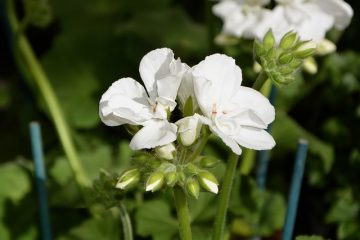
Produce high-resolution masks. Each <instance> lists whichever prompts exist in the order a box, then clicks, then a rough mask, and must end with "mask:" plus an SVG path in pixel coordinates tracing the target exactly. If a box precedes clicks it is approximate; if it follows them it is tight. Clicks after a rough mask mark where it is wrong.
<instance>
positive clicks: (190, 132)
mask: <svg viewBox="0 0 360 240" xmlns="http://www.w3.org/2000/svg"><path fill="white" fill-rule="evenodd" d="M176 125H178V133H179V136H180V139H181V143H182V144H183V145H184V146H190V145H191V144H193V143H194V142H195V141H196V139H198V137H199V135H200V130H201V126H202V124H201V122H200V119H199V117H198V116H197V115H194V116H191V117H185V118H182V119H180V120H179V121H177V122H176Z"/></svg>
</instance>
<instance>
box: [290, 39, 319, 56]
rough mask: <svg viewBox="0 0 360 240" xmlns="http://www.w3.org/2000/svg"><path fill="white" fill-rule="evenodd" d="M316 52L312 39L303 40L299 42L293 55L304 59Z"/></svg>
mask: <svg viewBox="0 0 360 240" xmlns="http://www.w3.org/2000/svg"><path fill="white" fill-rule="evenodd" d="M315 52H316V43H315V42H313V41H305V42H302V43H300V44H299V46H298V47H297V48H296V49H295V51H294V55H295V56H296V57H298V58H301V59H305V58H307V57H310V56H312V55H314V53H315Z"/></svg>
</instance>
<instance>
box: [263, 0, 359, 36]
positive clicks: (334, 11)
mask: <svg viewBox="0 0 360 240" xmlns="http://www.w3.org/2000/svg"><path fill="white" fill-rule="evenodd" d="M277 3H278V5H277V6H276V7H275V8H274V9H273V11H272V14H270V15H268V16H267V18H268V19H267V22H269V28H271V29H272V30H273V33H274V35H275V38H276V40H277V41H280V39H281V38H282V36H283V35H284V34H285V33H287V32H289V31H291V30H293V31H296V32H297V33H298V34H299V36H300V38H301V39H303V40H308V39H311V40H313V41H315V42H320V41H322V40H323V39H324V38H325V34H326V32H327V31H328V30H330V29H331V28H332V27H334V26H335V27H336V28H338V29H344V28H345V27H346V26H347V25H348V24H349V23H350V20H351V18H352V15H353V12H352V9H351V7H350V6H349V5H348V4H347V3H345V2H344V1H343V0H326V1H325V0H307V1H305V0H277Z"/></svg>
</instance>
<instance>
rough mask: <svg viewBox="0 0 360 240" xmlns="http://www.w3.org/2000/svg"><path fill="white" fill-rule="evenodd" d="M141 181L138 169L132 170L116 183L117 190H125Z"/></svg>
mask: <svg viewBox="0 0 360 240" xmlns="http://www.w3.org/2000/svg"><path fill="white" fill-rule="evenodd" d="M139 180H140V171H139V170H138V169H136V168H135V169H131V170H128V171H126V172H124V173H123V174H122V175H121V177H120V178H119V180H118V182H117V183H116V186H115V187H116V188H119V189H125V188H129V187H130V186H133V185H134V184H136V183H138V182H139Z"/></svg>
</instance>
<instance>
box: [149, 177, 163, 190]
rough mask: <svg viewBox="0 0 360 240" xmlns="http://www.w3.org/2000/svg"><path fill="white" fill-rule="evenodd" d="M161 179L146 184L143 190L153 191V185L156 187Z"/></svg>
mask: <svg viewBox="0 0 360 240" xmlns="http://www.w3.org/2000/svg"><path fill="white" fill-rule="evenodd" d="M162 181H163V180H162V179H159V180H157V181H155V182H153V183H151V184H149V185H148V186H146V189H145V191H146V192H149V191H153V189H154V188H155V187H157V186H158V185H159V184H160V183H161V182H162Z"/></svg>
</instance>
